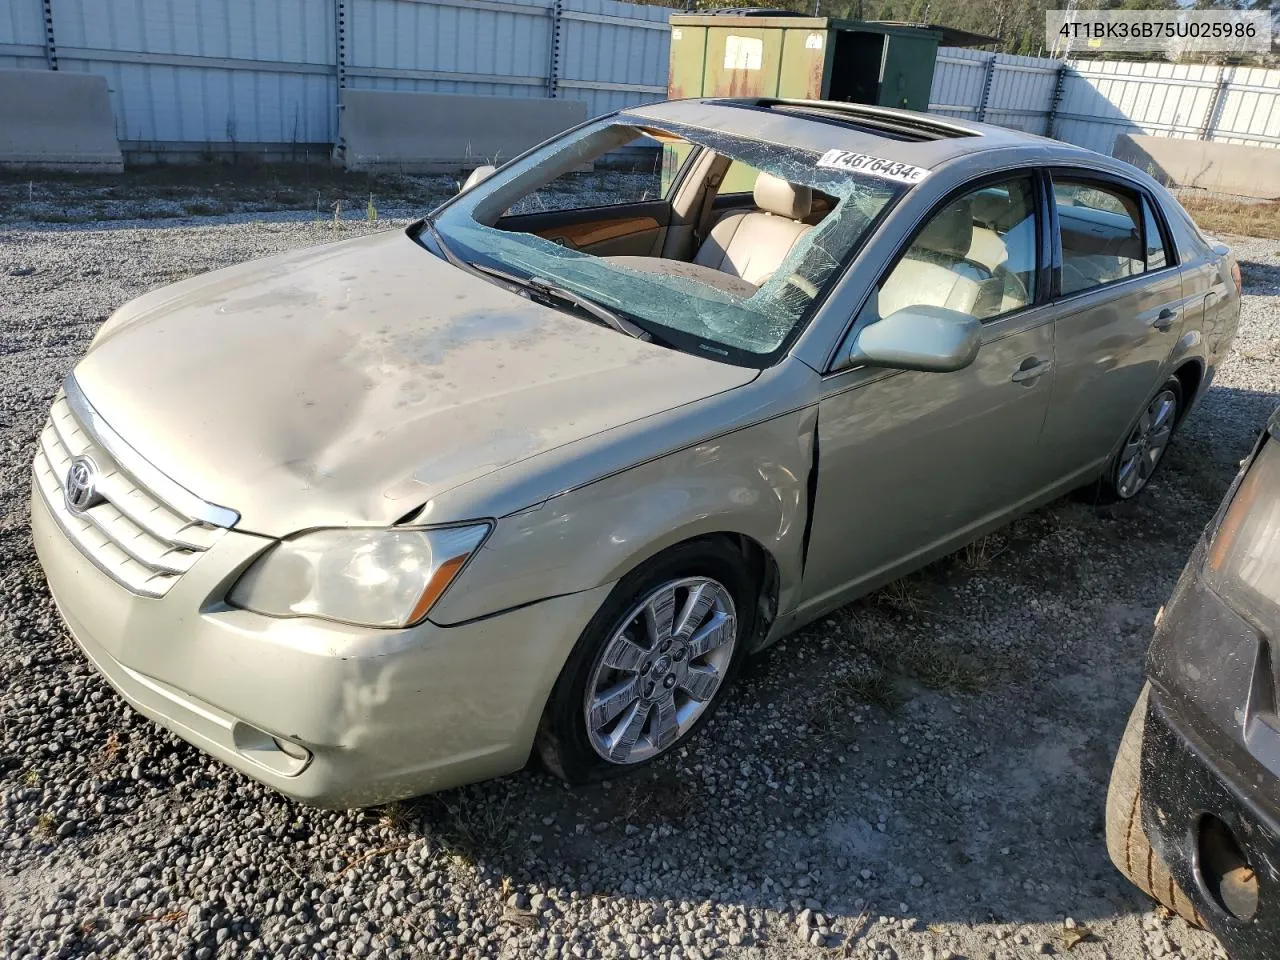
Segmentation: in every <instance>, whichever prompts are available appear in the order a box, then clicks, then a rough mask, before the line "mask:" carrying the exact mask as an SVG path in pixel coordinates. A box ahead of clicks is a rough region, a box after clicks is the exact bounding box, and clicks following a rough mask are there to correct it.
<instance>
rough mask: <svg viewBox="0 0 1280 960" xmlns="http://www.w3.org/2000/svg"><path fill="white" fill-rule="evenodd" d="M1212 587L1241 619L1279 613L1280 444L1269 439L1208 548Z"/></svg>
mask: <svg viewBox="0 0 1280 960" xmlns="http://www.w3.org/2000/svg"><path fill="white" fill-rule="evenodd" d="M1207 570H1208V574H1209V582H1210V585H1211V586H1212V587H1213V588H1214V590H1215V591H1217V593H1219V594H1220V595H1221V596H1222V598H1223V599H1224V600H1227V601H1228V602H1230V603H1231V604H1232V605H1233V606H1235V607H1236V608H1237V609H1239V610H1240V612H1241V613H1245V614H1251V615H1253V616H1254V617H1258V618H1262V619H1263V620H1264V622H1266V621H1270V620H1273V619H1274V618H1275V615H1276V610H1277V608H1280V441H1277V440H1276V439H1275V438H1273V437H1269V438H1267V439H1266V440H1265V441H1264V442H1263V444H1262V449H1261V451H1259V453H1258V456H1257V458H1256V459H1255V460H1254V461H1253V464H1252V465H1251V466H1250V467H1249V471H1248V473H1246V474H1245V477H1244V480H1243V481H1241V483H1240V487H1239V489H1237V490H1236V494H1235V497H1233V498H1232V500H1231V506H1230V507H1228V508H1227V512H1226V514H1225V515H1224V516H1223V518H1222V523H1221V525H1219V527H1218V530H1217V532H1216V533H1215V534H1214V537H1213V542H1212V543H1211V544H1210V546H1209V557H1208V564H1207Z"/></svg>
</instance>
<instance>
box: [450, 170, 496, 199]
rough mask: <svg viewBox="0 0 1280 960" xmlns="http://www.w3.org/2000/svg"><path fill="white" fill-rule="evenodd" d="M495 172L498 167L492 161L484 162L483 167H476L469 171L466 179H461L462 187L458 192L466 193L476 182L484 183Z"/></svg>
mask: <svg viewBox="0 0 1280 960" xmlns="http://www.w3.org/2000/svg"><path fill="white" fill-rule="evenodd" d="M497 172H498V168H497V167H495V166H494V165H493V164H492V163H486V164H485V165H484V166H483V167H476V168H475V169H474V170H472V171H471V176H469V177H467V179H466V180H464V181H463V183H462V188H461V189H460V190H459V191H458V192H459V193H466V192H467V191H468V190H470V189H471V188H472V187H474V186H475V185H476V184H477V183H484V182H485V181H486V180H488V179H489V178H490V177H492V176H493V175H494V174H495V173H497Z"/></svg>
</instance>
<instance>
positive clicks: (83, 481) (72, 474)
mask: <svg viewBox="0 0 1280 960" xmlns="http://www.w3.org/2000/svg"><path fill="white" fill-rule="evenodd" d="M62 492H63V493H64V494H65V495H66V498H67V507H68V508H69V509H70V510H71V512H72V513H83V512H84V511H86V510H88V509H89V508H90V507H92V506H94V505H95V504H97V503H100V502H101V501H102V495H101V494H99V493H98V465H97V464H96V463H94V462H93V461H92V460H90V459H89V458H88V457H74V458H73V459H72V461H71V466H70V467H69V468H68V469H67V479H66V482H65V483H64V484H63V486H62Z"/></svg>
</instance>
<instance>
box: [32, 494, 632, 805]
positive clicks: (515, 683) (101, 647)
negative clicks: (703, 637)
mask: <svg viewBox="0 0 1280 960" xmlns="http://www.w3.org/2000/svg"><path fill="white" fill-rule="evenodd" d="M31 526H32V532H33V535H34V538H35V545H36V552H37V554H38V555H39V558H40V562H41V564H42V565H43V567H44V570H45V575H46V577H47V578H48V581H49V588H50V591H51V592H52V594H53V597H54V600H55V601H56V602H57V605H58V609H59V611H60V612H61V613H62V616H63V618H64V620H65V621H66V623H67V626H68V628H69V629H70V631H71V634H72V636H74V637H75V639H76V641H77V643H79V645H80V646H81V648H82V649H83V650H84V652H85V654H86V655H87V656H88V657H89V659H90V660H91V661H92V662H93V664H94V665H95V666H96V667H97V669H98V670H99V671H100V672H101V673H102V674H103V676H105V677H106V678H107V680H108V681H110V683H111V684H112V686H114V687H115V688H116V689H117V690H118V691H119V692H120V693H121V695H123V696H124V697H125V699H126V700H128V701H129V703H130V704H132V705H133V706H134V707H135V708H136V709H137V710H139V711H140V712H141V713H143V714H145V715H146V716H148V717H150V718H151V719H152V720H154V721H156V722H157V723H159V724H161V725H162V726H164V727H166V728H168V729H169V730H171V731H173V732H174V733H176V734H177V735H178V736H180V737H182V738H183V739H184V740H186V741H188V742H189V743H192V744H194V745H195V746H197V747H199V748H200V749H201V750H204V751H206V752H207V753H209V754H212V755H213V756H215V757H217V758H218V759H220V760H223V761H225V762H226V763H228V764H230V765H231V766H233V767H235V768H236V769H238V770H241V771H242V772H244V773H246V774H248V775H249V776H251V777H253V778H254V779H257V780H260V781H262V782H263V783H265V784H267V785H268V786H270V787H272V788H274V789H275V790H278V791H279V792H281V793H283V794H285V795H287V796H289V797H292V798H294V799H296V800H301V801H304V802H306V803H311V804H315V805H317V806H326V807H358V806H368V805H370V804H376V803H383V802H386V801H389V800H393V799H397V798H401V797H406V796H413V795H416V794H420V793H425V792H428V791H432V790H440V789H444V788H447V787H451V786H456V785H458V784H462V783H467V782H471V781H475V780H481V779H485V778H488V777H493V776H498V775H501V774H504V773H510V772H512V771H514V770H517V769H519V768H520V767H522V766H523V765H524V764H525V762H526V761H527V759H528V756H529V752H530V749H531V747H532V744H533V738H534V734H535V732H536V730H537V725H538V721H539V719H540V717H541V714H542V709H543V706H544V704H545V702H546V698H547V696H548V694H549V692H550V690H551V687H552V685H553V684H554V683H555V679H556V677H557V675H558V674H559V671H560V669H561V667H562V665H563V664H564V662H565V659H566V658H567V657H568V654H569V651H570V650H571V649H572V647H573V644H574V643H575V642H576V641H577V638H578V636H579V635H580V634H581V632H582V630H583V629H584V628H585V626H586V624H587V622H588V621H589V620H590V618H591V616H592V615H593V614H594V613H595V611H596V610H597V609H598V608H599V606H600V605H601V603H603V601H604V598H605V597H606V596H607V594H608V592H609V589H610V587H611V586H612V585H611V584H608V585H604V586H601V587H598V588H595V589H593V590H589V591H585V592H583V593H577V594H572V595H569V596H563V597H557V598H553V599H550V600H544V601H541V602H539V603H535V604H532V605H530V606H527V607H522V608H520V609H518V610H513V611H509V612H507V613H503V614H499V615H496V616H492V617H488V618H486V619H483V620H478V621H473V622H471V623H466V624H460V625H457V626H452V627H441V626H438V625H436V624H433V623H431V622H429V621H428V622H425V623H423V624H420V625H419V626H417V627H413V628H410V629H407V630H375V629H362V628H358V627H351V626H346V625H343V624H336V623H324V622H321V621H316V620H307V619H273V618H270V617H263V616H259V615H257V614H253V613H250V612H248V611H244V610H237V609H233V608H230V607H227V606H226V605H225V604H224V603H222V601H221V598H222V597H223V596H225V594H226V591H227V588H228V587H229V585H230V584H231V583H233V582H234V581H235V578H236V577H237V576H239V574H240V572H241V571H243V570H244V569H245V567H246V566H247V565H248V564H249V563H250V562H251V561H252V560H253V558H254V557H255V556H257V555H258V554H259V553H260V552H261V551H262V549H263V548H264V547H265V546H266V545H267V543H268V541H265V540H263V539H262V538H260V537H256V536H253V535H250V534H242V533H237V532H235V531H231V532H229V533H228V534H227V535H226V536H224V537H222V538H221V539H220V540H219V541H218V542H217V543H216V544H215V545H214V546H213V547H212V548H211V549H210V550H208V552H207V553H205V554H204V555H202V556H201V558H200V559H199V561H198V562H197V563H196V564H195V566H194V567H192V569H191V570H189V571H188V572H187V573H186V574H184V575H183V576H182V577H181V579H179V580H178V581H177V582H176V583H175V584H174V586H173V587H172V589H170V590H169V592H168V593H167V594H166V595H165V596H163V597H161V598H159V599H152V598H147V597H141V596H137V595H135V594H132V593H130V592H129V591H127V590H126V589H124V588H123V587H121V586H120V585H119V584H118V583H116V582H114V581H113V580H112V579H110V578H109V577H107V576H106V575H104V574H103V573H102V572H101V571H100V570H99V569H98V568H97V567H96V566H94V565H93V563H91V562H90V561H89V560H88V559H87V558H86V557H85V556H84V555H83V554H82V553H81V552H80V551H79V550H78V549H77V548H76V547H75V546H74V545H73V544H72V543H71V542H70V541H69V540H68V539H67V537H66V535H65V534H64V533H63V532H62V530H61V529H60V528H59V526H58V524H57V522H56V521H55V520H54V518H53V517H52V516H51V514H50V508H49V506H48V504H47V503H46V501H45V499H44V495H43V494H42V493H41V492H40V490H39V488H38V487H37V488H36V489H35V490H33V496H32V503H31ZM462 585H463V584H462V583H459V584H458V586H459V587H461V586H462Z"/></svg>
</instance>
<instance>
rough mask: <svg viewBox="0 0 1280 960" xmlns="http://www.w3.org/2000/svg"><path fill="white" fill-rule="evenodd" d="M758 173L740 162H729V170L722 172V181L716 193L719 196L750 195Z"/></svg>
mask: <svg viewBox="0 0 1280 960" xmlns="http://www.w3.org/2000/svg"><path fill="white" fill-rule="evenodd" d="M759 175H760V171H759V170H757V169H756V168H755V167H751V166H748V165H747V164H745V163H743V162H742V161H741V160H730V161H729V169H728V170H726V171H725V172H724V180H722V181H721V183H720V188H719V190H718V192H719V193H720V194H721V195H724V194H730V193H750V192H751V190H752V188H754V187H755V185H756V177H758V176H759Z"/></svg>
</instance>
